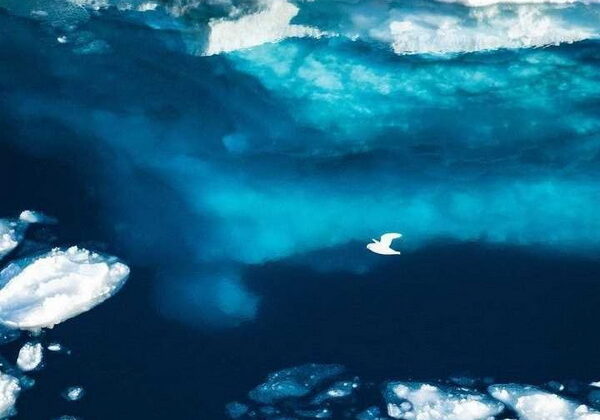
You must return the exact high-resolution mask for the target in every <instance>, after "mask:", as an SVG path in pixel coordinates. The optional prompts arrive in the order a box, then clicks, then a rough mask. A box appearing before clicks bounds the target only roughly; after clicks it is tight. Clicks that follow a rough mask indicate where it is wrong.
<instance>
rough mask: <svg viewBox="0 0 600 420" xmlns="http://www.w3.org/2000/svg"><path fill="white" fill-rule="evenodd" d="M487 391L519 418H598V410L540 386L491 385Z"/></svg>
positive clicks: (551, 419) (536, 419) (567, 419)
mask: <svg viewBox="0 0 600 420" xmlns="http://www.w3.org/2000/svg"><path fill="white" fill-rule="evenodd" d="M489 393H490V394H491V395H492V396H493V397H494V398H496V399H498V400H500V401H502V402H504V403H505V404H507V405H508V406H510V407H511V408H512V409H513V410H515V411H516V412H517V414H518V415H519V418H520V419H521V420H600V412H598V411H596V410H594V409H592V408H590V407H588V406H587V405H585V404H581V403H579V402H576V401H571V400H569V399H567V398H564V397H561V396H559V395H557V394H554V393H551V392H547V391H544V390H543V389H541V388H538V387H535V386H529V385H520V384H506V385H505V384H501V385H491V386H490V387H489Z"/></svg>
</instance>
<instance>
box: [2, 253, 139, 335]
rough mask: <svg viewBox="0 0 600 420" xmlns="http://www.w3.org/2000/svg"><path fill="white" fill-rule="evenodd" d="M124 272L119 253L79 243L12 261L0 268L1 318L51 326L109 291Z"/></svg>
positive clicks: (11, 323) (31, 326) (30, 326)
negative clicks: (97, 250)
mask: <svg viewBox="0 0 600 420" xmlns="http://www.w3.org/2000/svg"><path fill="white" fill-rule="evenodd" d="M128 275H129V268H128V267H127V266H126V265H125V264H123V263H121V262H119V261H118V260H117V258H115V257H111V256H106V255H101V254H97V253H93V252H90V251H88V250H85V249H81V248H77V247H71V248H68V249H64V250H63V249H54V250H52V251H51V252H49V253H47V254H44V255H41V256H38V257H35V258H26V259H23V260H20V261H16V262H12V263H11V264H10V265H8V266H7V267H6V268H5V269H4V270H2V271H0V284H2V285H3V287H2V289H0V323H2V324H3V325H5V326H7V327H10V328H20V329H27V330H39V329H41V328H46V327H47V328H51V327H53V326H54V325H56V324H59V323H61V322H63V321H65V320H67V319H69V318H72V317H74V316H76V315H79V314H81V313H83V312H86V311H88V310H90V309H91V308H93V307H94V306H96V305H98V304H99V303H101V302H103V301H104V300H106V299H108V298H109V297H111V296H112V295H113V294H115V293H116V292H117V291H118V290H119V289H120V287H121V286H122V285H123V284H124V283H125V281H126V279H127V277H128Z"/></svg>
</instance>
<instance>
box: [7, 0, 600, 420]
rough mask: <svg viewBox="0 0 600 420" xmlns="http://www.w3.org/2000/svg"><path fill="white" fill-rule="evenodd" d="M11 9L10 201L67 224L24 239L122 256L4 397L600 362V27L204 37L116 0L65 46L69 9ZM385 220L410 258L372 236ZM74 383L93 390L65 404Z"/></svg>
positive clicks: (431, 375) (11, 207) (201, 403)
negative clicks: (574, 35)
mask: <svg viewBox="0 0 600 420" xmlns="http://www.w3.org/2000/svg"><path fill="white" fill-rule="evenodd" d="M7 4H8V3H7ZM420 4H421V3H418V4H417V3H415V5H416V6H415V7H417V6H418V5H420ZM1 6H2V2H0V216H14V215H16V214H18V213H19V212H20V211H21V210H23V209H30V208H31V209H37V210H42V211H44V212H45V213H47V214H50V215H52V216H55V217H56V218H58V219H59V221H60V222H59V224H58V225H56V226H34V227H32V229H31V230H30V232H29V235H28V238H27V239H28V241H27V242H26V243H25V244H24V245H23V246H22V248H20V249H18V250H17V254H16V256H20V255H27V252H28V251H29V250H30V249H33V248H34V245H32V242H37V243H42V244H45V245H43V246H46V247H48V246H59V245H60V246H62V245H65V246H66V245H71V244H78V245H80V246H85V247H89V248H93V249H97V250H100V251H106V252H110V253H111V254H115V255H118V256H119V257H121V258H122V259H123V260H125V261H127V262H128V263H129V264H130V266H131V269H132V274H131V277H130V279H129V281H128V283H127V285H126V286H125V287H124V289H123V290H122V291H121V292H120V293H119V294H118V295H116V296H115V297H113V298H111V299H109V300H108V301H107V302H105V303H104V304H102V305H101V306H99V307H98V308H96V309H94V310H92V311H90V312H88V313H85V314H83V315H81V316H79V317H77V318H74V319H72V320H70V321H68V322H65V323H64V324H61V325H60V326H57V327H56V328H55V329H53V330H49V331H47V332H45V333H44V334H45V335H44V338H43V339H44V340H46V341H58V342H60V343H62V344H63V345H64V346H66V347H67V348H69V349H71V351H72V353H71V355H68V356H67V355H64V354H52V353H50V352H46V361H45V367H44V369H43V370H41V371H40V372H38V373H35V374H34V375H33V376H34V377H35V379H36V385H35V387H34V388H33V389H31V390H28V391H27V392H23V393H22V395H21V396H20V398H19V400H18V403H17V409H18V413H19V414H18V417H17V418H23V419H50V418H56V417H58V416H60V415H63V414H70V415H76V416H81V417H82V418H84V419H108V418H140V419H155V418H156V419H163V418H174V419H211V420H212V419H220V418H224V406H225V404H226V403H227V402H229V401H232V400H235V399H239V398H243V397H244V396H245V395H246V393H247V391H248V390H249V389H251V388H252V387H254V386H255V385H256V384H257V383H259V382H260V381H261V380H262V379H263V378H264V377H265V376H266V374H267V373H268V372H272V371H275V370H278V369H281V368H283V367H288V366H293V365H298V364H302V363H307V362H321V363H341V364H343V365H345V366H347V367H348V369H349V370H350V372H353V373H356V374H358V375H360V376H361V377H363V378H365V379H366V380H370V381H382V380H386V379H390V378H402V379H416V380H436V379H441V378H447V377H450V376H452V375H471V376H474V377H484V376H491V377H494V378H495V379H496V381H498V382H522V383H533V384H539V383H543V382H546V381H549V380H552V379H556V380H569V379H576V380H580V381H585V382H589V381H592V380H598V354H599V352H600V338H599V336H598V334H597V332H596V330H597V320H598V319H600V282H599V279H600V261H599V260H598V258H597V250H598V246H599V244H600V234H599V233H598V232H600V231H599V230H598V229H597V228H598V227H599V224H598V218H597V215H596V209H597V208H598V207H597V205H598V204H600V201H599V199H598V197H600V183H599V181H598V179H599V178H598V170H597V168H598V165H597V163H598V158H599V157H600V148H599V144H600V141H599V139H600V137H599V136H600V132H599V131H598V127H599V125H598V117H597V116H598V110H599V109H600V104H599V102H598V100H597V98H598V93H599V92H600V79H599V78H598V74H599V73H598V72H597V69H598V68H599V63H600V55H599V53H598V51H599V50H598V43H597V41H594V40H586V41H582V42H580V43H576V44H573V45H561V46H555V47H551V48H548V49H544V50H537V49H531V48H522V49H508V50H507V49H500V50H498V51H495V50H494V51H482V52H474V53H473V52H467V53H465V54H463V55H461V54H458V55H451V56H449V57H443V58H440V57H433V58H432V57H421V56H403V55H396V54H394V53H393V52H392V51H390V49H389V48H383V47H382V46H381V45H372V43H373V42H374V41H373V40H363V41H358V42H350V41H344V40H343V39H337V38H336V39H320V40H315V39H288V40H285V41H282V42H280V43H276V44H266V45H263V46H259V47H256V48H254V49H250V50H242V51H237V52H233V53H231V54H229V55H227V54H225V55H217V56H212V57H201V56H198V55H194V54H192V53H190V49H191V47H190V44H189V42H188V41H189V40H188V39H187V38H186V36H184V35H182V34H181V32H180V31H181V28H180V27H177V28H176V29H168V28H167V29H165V28H164V27H161V28H160V29H157V28H156V27H155V28H151V27H150V26H147V22H144V21H143V20H140V19H141V18H138V17H137V15H135V13H133V12H132V14H126V13H120V12H118V11H117V10H115V9H114V8H112V9H110V8H109V9H107V10H104V11H101V12H98V13H97V14H95V13H91V14H90V17H88V18H86V19H84V20H81V21H77V29H76V30H73V34H72V33H71V32H68V36H69V37H75V35H76V34H77V33H79V35H78V36H82V35H81V33H83V32H85V33H91V34H92V35H86V36H87V37H91V39H101V40H104V41H105V42H106V43H107V44H108V45H109V46H110V49H109V50H108V51H103V52H100V53H93V54H79V53H77V52H74V51H75V50H74V49H73V48H72V47H71V45H70V44H66V45H67V47H65V46H63V45H58V44H57V43H56V36H57V35H60V34H62V33H63V32H65V30H64V29H63V28H62V27H61V26H60V25H59V24H56V23H54V24H49V23H48V22H43V21H42V22H40V21H39V20H36V19H30V16H29V15H28V14H27V13H26V14H25V15H24V14H23V13H22V12H19V11H15V9H14V5H13V4H8V6H7V5H5V6H6V7H5V8H2V7H1ZM9 6H10V7H9ZM11 7H12V8H11ZM53 7H54V6H53ZM320 7H323V6H320ZM332 7H333V6H332ZM365 7H367V8H368V7H373V8H374V10H375V9H377V8H376V7H375V5H370V6H368V5H367V6H365ZM419 7H421V6H419ZM440 7H441V6H440ZM444 7H446V6H444ZM377 10H379V9H377ZM452 10H453V9H452ZM461 10H462V9H461ZM590 10H591V11H590V13H596V12H597V11H596V9H594V8H592V9H590ZM313 12H314V11H313ZM61 13H64V11H63V12H61ZM211 13H213V12H211ZM214 13H216V12H214ZM306 13H307V14H306V15H300V16H301V17H303V19H304V21H302V23H306V22H310V19H311V18H314V19H315V21H320V20H319V19H321V21H320V23H321V25H322V26H323V27H326V26H327V25H328V24H331V22H330V21H328V20H327V19H326V17H325V15H321V16H322V17H321V18H317V17H315V16H312V15H310V13H309V12H306ZM314 13H316V12H314ZM336 13H337V12H336ZM152 16H154V15H152ZM144 19H146V18H144ZM153 19H154V18H153ZM156 19H158V17H157V18H156ZM332 19H333V20H335V19H334V18H332ZM150 20H151V19H150ZM328 22H329V23H328ZM332 25H333V24H332ZM340 25H341V24H340ZM586 25H587V23H586ZM333 26H335V25H333ZM342 26H343V25H342ZM592 26H593V25H592ZM184 32H185V31H184ZM86 39H87V38H86ZM70 42H71V41H70ZM78 42H79V41H78ZM87 42H88V40H85V41H81V42H80V44H78V45H80V46H81V45H84V46H85V45H88V44H86V43H87ZM198 42H199V41H198ZM198 48H199V47H198ZM307 63H308V64H307ZM278 65H281V66H282V67H285V68H286V69H284V70H282V69H280V68H278ZM303 66H305V67H303ZM314 68H317V70H314ZM313 70H314V71H315V74H312V73H310V72H311V71H313ZM321 71H322V72H323V73H322V74H321V73H319V72H321ZM335 75H337V76H339V80H337V81H336V80H333V79H332V77H333V76H335ZM403 81H405V82H406V83H407V85H406V86H404V85H402V83H404V82H403ZM383 85H385V86H383ZM332 98H333V99H332ZM393 230H399V231H402V232H403V233H404V234H405V238H404V239H403V241H402V242H401V243H402V245H400V246H401V247H402V248H403V249H402V251H403V255H401V256H400V257H398V258H395V257H394V258H385V257H382V258H379V257H378V256H374V255H369V254H368V253H367V251H366V250H365V249H364V245H365V243H367V242H368V241H369V239H370V238H371V237H376V236H378V235H379V234H381V233H383V232H385V231H393ZM28 247H30V248H28ZM20 344H22V341H18V342H15V343H11V344H8V345H5V346H3V348H2V354H3V355H4V356H5V357H7V358H9V359H12V358H14V355H15V354H16V351H17V350H18V348H19V345H20ZM74 384H77V385H82V386H83V387H84V388H85V390H86V396H85V398H84V399H83V400H82V401H80V402H76V403H72V402H66V401H64V399H62V398H61V397H60V392H61V391H62V390H64V389H65V388H66V387H67V386H70V385H74Z"/></svg>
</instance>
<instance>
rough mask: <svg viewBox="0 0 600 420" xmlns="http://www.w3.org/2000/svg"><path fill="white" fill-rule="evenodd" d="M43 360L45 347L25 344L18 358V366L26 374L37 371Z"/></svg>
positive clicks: (38, 344) (37, 344)
mask: <svg viewBox="0 0 600 420" xmlns="http://www.w3.org/2000/svg"><path fill="white" fill-rule="evenodd" d="M42 358H43V347H42V345H41V344H40V343H25V345H24V346H23V347H21V350H19V356H18V357H17V366H19V369H21V370H22V371H24V372H29V371H30V370H34V369H36V368H37V367H38V366H39V365H40V363H42Z"/></svg>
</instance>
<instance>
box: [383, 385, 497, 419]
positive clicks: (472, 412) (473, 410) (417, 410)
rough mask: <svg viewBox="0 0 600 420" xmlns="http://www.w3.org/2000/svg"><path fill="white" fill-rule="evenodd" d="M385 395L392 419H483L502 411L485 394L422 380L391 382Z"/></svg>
mask: <svg viewBox="0 0 600 420" xmlns="http://www.w3.org/2000/svg"><path fill="white" fill-rule="evenodd" d="M384 395H385V400H386V402H387V407H388V415H389V416H390V417H392V418H395V419H407V420H408V419H417V420H486V419H488V418H490V417H493V416H495V415H496V414H499V413H500V412H501V411H502V410H504V405H503V404H501V403H500V402H498V401H495V400H494V399H492V398H490V397H489V396H488V395H485V394H481V393H478V392H476V391H470V390H467V389H464V388H457V387H447V386H443V387H442V386H436V385H430V384H426V383H421V382H390V383H388V385H387V387H386V390H385V394H384Z"/></svg>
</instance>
